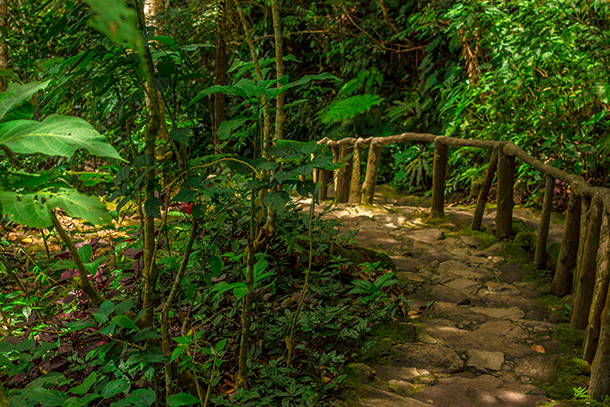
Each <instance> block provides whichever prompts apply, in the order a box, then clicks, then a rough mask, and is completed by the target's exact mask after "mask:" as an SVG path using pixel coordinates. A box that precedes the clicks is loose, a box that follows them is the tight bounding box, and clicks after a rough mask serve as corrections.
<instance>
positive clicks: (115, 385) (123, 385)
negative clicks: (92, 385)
mask: <svg viewBox="0 0 610 407" xmlns="http://www.w3.org/2000/svg"><path fill="white" fill-rule="evenodd" d="M130 387H131V384H130V383H129V380H127V379H117V380H113V381H111V382H110V383H108V384H107V385H106V386H105V387H104V388H103V389H102V391H101V394H102V397H103V398H105V399H109V398H110V397H114V396H116V395H117V394H119V393H127V391H129V388H130Z"/></svg>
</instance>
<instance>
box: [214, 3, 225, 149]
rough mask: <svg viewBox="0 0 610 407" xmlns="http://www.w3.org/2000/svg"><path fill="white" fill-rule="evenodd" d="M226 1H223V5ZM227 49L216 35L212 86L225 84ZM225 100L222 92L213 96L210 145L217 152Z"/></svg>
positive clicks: (220, 37) (220, 36)
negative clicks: (212, 122)
mask: <svg viewBox="0 0 610 407" xmlns="http://www.w3.org/2000/svg"><path fill="white" fill-rule="evenodd" d="M225 3H226V1H223V2H222V4H223V5H224V4H225ZM227 65H228V58H227V48H226V44H225V40H224V38H223V36H222V33H221V32H218V33H217V37H216V65H215V67H214V85H218V86H225V85H226V84H227V69H228V67H227ZM225 100H226V96H225V94H224V93H223V92H217V93H215V94H214V131H213V132H212V143H213V144H214V150H215V151H216V152H218V145H219V144H220V140H219V138H218V129H219V128H220V123H222V122H224V120H225Z"/></svg>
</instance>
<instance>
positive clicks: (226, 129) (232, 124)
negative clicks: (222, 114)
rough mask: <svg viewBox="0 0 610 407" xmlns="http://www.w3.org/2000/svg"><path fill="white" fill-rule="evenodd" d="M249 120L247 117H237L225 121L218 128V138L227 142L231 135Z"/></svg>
mask: <svg viewBox="0 0 610 407" xmlns="http://www.w3.org/2000/svg"><path fill="white" fill-rule="evenodd" d="M248 120H249V118H248V117H246V116H237V117H235V118H233V119H231V120H228V121H226V120H225V121H224V122H222V123H220V126H219V127H218V138H219V139H221V140H226V139H228V138H229V137H231V133H232V132H233V131H234V130H236V129H238V128H240V127H241V126H242V125H243V124H244V123H246V122H247V121H248Z"/></svg>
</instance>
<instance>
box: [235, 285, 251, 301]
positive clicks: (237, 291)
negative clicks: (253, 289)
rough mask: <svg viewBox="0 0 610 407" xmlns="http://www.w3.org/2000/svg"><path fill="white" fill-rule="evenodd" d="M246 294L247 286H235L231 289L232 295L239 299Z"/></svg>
mask: <svg viewBox="0 0 610 407" xmlns="http://www.w3.org/2000/svg"><path fill="white" fill-rule="evenodd" d="M246 294H248V287H237V288H234V289H233V295H234V296H235V298H236V299H237V300H238V301H239V300H241V299H242V298H244V297H245V296H246Z"/></svg>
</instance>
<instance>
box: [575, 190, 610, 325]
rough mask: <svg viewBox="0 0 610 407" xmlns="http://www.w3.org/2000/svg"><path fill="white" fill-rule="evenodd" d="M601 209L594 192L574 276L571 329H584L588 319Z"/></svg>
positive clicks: (593, 282)
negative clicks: (574, 287) (575, 275)
mask: <svg viewBox="0 0 610 407" xmlns="http://www.w3.org/2000/svg"><path fill="white" fill-rule="evenodd" d="M602 210H603V207H602V202H601V198H600V197H599V195H597V194H596V195H595V196H594V197H593V199H592V200H591V207H590V209H589V216H588V221H587V235H586V238H585V244H584V246H583V249H582V252H581V255H582V260H581V261H580V262H579V263H580V264H579V267H578V274H577V277H576V284H577V286H576V293H575V294H574V305H573V307H572V320H571V321H570V328H572V329H585V328H586V327H587V323H588V321H589V311H590V308H591V300H592V297H593V290H594V287H595V262H596V259H597V249H598V247H599V234H600V228H601V224H602V216H601V215H602Z"/></svg>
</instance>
